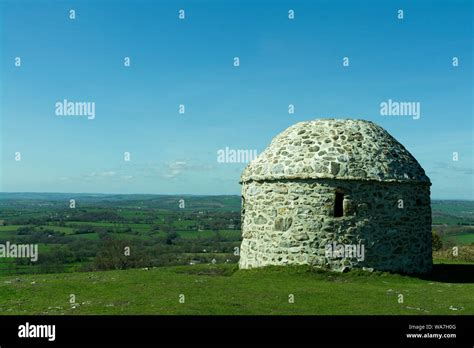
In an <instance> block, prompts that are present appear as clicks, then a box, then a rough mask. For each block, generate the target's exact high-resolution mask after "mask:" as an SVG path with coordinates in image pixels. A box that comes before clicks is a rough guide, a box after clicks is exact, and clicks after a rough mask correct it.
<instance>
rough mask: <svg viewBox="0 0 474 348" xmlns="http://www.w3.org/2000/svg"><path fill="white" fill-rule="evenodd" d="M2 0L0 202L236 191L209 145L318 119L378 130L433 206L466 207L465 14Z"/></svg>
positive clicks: (469, 185)
mask: <svg viewBox="0 0 474 348" xmlns="http://www.w3.org/2000/svg"><path fill="white" fill-rule="evenodd" d="M0 3H1V12H0V13H1V17H0V20H1V27H0V30H1V32H0V35H1V36H0V40H1V41H0V50H1V51H0V53H1V55H0V57H1V58H0V59H1V61H0V64H1V67H0V76H1V85H0V88H1V90H0V93H1V94H0V95H1V109H0V112H1V114H0V126H1V138H0V146H1V154H2V158H1V171H0V175H1V177H0V179H1V181H0V183H1V186H0V190H1V191H8V192H17V191H23V192H25V191H28V192H103V193H165V194H180V193H189V194H238V193H239V192H240V185H239V184H238V180H239V176H240V172H241V171H242V169H243V168H244V166H245V164H242V163H224V164H222V163H218V162H217V160H216V158H217V154H216V153H217V151H218V150H219V149H224V148H225V147H229V148H232V149H256V150H257V151H258V152H260V151H262V150H263V149H264V148H265V147H266V146H268V144H269V143H270V141H271V139H272V138H273V137H274V136H276V135H277V134H278V133H280V132H281V131H283V130H284V129H285V128H287V127H288V126H290V125H292V124H294V123H296V122H299V121H303V120H311V119H315V118H325V117H330V118H361V119H367V120H372V121H374V122H376V123H377V124H379V125H381V126H382V127H384V128H385V129H387V130H388V131H389V132H390V133H391V134H392V135H393V136H394V137H395V138H396V139H398V140H399V141H400V142H401V143H402V144H404V146H405V147H406V148H407V149H408V150H409V151H410V152H411V153H412V154H413V155H414V156H415V157H416V158H417V159H418V161H419V162H420V164H421V165H422V166H423V167H424V168H425V170H426V172H427V174H428V176H429V177H430V178H431V181H432V183H433V186H432V197H433V198H435V199H453V198H454V199H473V198H474V183H473V163H474V155H473V87H472V82H473V70H472V69H473V68H472V59H473V56H472V54H473V31H472V22H473V12H474V11H473V9H472V2H469V1H457V0H454V1H383V2H382V1H370V2H360V1H295V0H293V1H272V2H270V1H258V0H257V1H235V0H232V1H205V0H203V1H171V0H169V1H93V2H90V1H41V0H39V1H30V2H28V1H0ZM70 9H74V10H75V11H76V19H75V20H70V19H69V10H70ZM180 9H184V10H185V13H186V19H185V20H179V19H178V11H179V10H180ZM289 9H293V10H294V11H295V19H294V20H289V19H288V10H289ZM398 9H403V10H404V19H403V20H398V19H397V10H398ZM235 56H238V57H239V58H240V66H239V67H234V66H233V58H234V57H235ZM346 56H347V57H349V59H350V66H349V67H343V66H342V59H343V57H346ZM454 56H456V57H459V66H458V67H453V66H452V64H451V63H452V57H454ZM15 57H21V60H22V61H21V63H22V65H21V67H19V68H18V67H15V65H14V60H15ZM124 57H130V58H131V66H130V67H124V66H123V59H124ZM63 99H68V100H71V101H89V102H95V104H96V117H95V119H93V120H87V118H84V117H58V116H56V115H55V103H56V102H57V101H62V100H63ZM388 99H392V100H395V101H415V102H420V105H421V117H420V119H419V120H413V119H412V118H411V117H409V116H408V117H406V116H405V117H401V116H381V115H380V103H381V102H384V101H387V100H388ZM179 104H184V105H185V108H186V111H185V114H179V113H178V106H179ZM289 104H293V105H295V113H294V114H288V105H289ZM17 151H18V152H21V156H22V159H21V161H19V162H18V161H15V160H14V154H15V152H17ZM126 151H128V152H130V153H131V161H129V162H125V161H124V160H123V153H124V152H126ZM453 152H458V153H459V160H458V161H457V162H455V161H453V160H452V156H453Z"/></svg>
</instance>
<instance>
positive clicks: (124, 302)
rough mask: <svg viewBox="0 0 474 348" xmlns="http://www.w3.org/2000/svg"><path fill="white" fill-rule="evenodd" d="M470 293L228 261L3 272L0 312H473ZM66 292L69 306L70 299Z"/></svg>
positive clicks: (396, 279) (396, 278) (392, 277)
mask: <svg viewBox="0 0 474 348" xmlns="http://www.w3.org/2000/svg"><path fill="white" fill-rule="evenodd" d="M456 266H457V265H452V266H451V267H456ZM448 267H449V266H448ZM448 272H449V271H448ZM473 293H474V284H472V283H456V282H454V283H453V282H450V283H449V282H443V281H436V280H429V279H428V280H422V279H419V278H416V277H408V276H401V275H397V274H389V273H381V272H374V273H368V272H363V271H351V272H349V273H345V274H340V273H330V272H323V271H314V270H311V269H310V268H308V267H268V268H263V269H255V270H243V271H242V270H239V271H238V270H236V266H235V265H215V266H212V265H198V266H180V267H159V268H155V269H151V270H140V269H133V270H124V271H107V272H93V273H90V272H87V273H84V272H79V273H62V274H41V275H24V276H2V277H0V313H2V314H38V315H40V314H41V315H42V314H182V315H195V314H211V315H213V314H231V315H241V314H269V315H314V314H316V315H326V314H348V315H354V314H365V315H374V314H402V315H419V314H457V315H459V314H474V297H473V296H472V294H473ZM71 294H74V295H75V296H76V303H77V304H76V305H71V304H70V303H69V298H70V295H71ZM400 294H401V295H403V303H399V298H400V297H399V295H400ZM180 295H181V296H182V295H184V299H185V301H184V303H180V302H179V298H180ZM181 298H182V297H181ZM290 298H294V303H290V301H289V299H290Z"/></svg>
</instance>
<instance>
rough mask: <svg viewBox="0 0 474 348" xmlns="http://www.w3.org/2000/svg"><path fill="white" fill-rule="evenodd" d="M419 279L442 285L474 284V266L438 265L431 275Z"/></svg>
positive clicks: (421, 276) (434, 267) (434, 266)
mask: <svg viewBox="0 0 474 348" xmlns="http://www.w3.org/2000/svg"><path fill="white" fill-rule="evenodd" d="M417 278H420V279H424V280H431V281H434V282H442V283H474V264H472V265H463V264H437V265H433V270H432V271H431V273H429V274H423V275H418V276H417Z"/></svg>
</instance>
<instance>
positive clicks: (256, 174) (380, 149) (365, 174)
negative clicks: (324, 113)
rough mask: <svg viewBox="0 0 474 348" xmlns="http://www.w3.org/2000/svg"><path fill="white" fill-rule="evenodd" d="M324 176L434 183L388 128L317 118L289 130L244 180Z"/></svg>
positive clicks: (253, 164)
mask: <svg viewBox="0 0 474 348" xmlns="http://www.w3.org/2000/svg"><path fill="white" fill-rule="evenodd" d="M322 178H325V179H341V180H364V181H366V180H376V181H386V182H391V181H392V182H393V181H395V182H423V183H427V184H430V179H429V178H428V177H427V176H426V174H425V171H424V170H423V168H422V167H421V166H420V164H419V163H418V162H417V161H416V159H415V158H414V157H413V156H412V155H411V154H410V153H409V152H408V151H407V149H405V147H404V146H403V145H402V144H400V143H399V142H398V141H397V140H395V139H394V138H393V137H392V136H391V135H390V134H388V132H387V131H386V130H384V129H383V128H382V127H380V126H378V125H376V124H375V123H373V122H370V121H365V120H350V119H347V120H344V119H317V120H314V121H307V122H300V123H297V124H295V125H293V126H291V127H289V128H287V129H286V130H285V131H283V132H282V133H280V134H279V135H278V136H276V137H275V138H274V139H273V141H272V142H271V144H270V146H269V147H268V148H267V149H265V151H263V152H262V153H261V154H260V155H259V156H258V157H257V158H256V159H254V160H253V161H251V162H250V163H249V164H248V165H247V167H246V168H245V169H244V171H243V173H242V176H241V182H246V181H250V180H256V181H261V180H277V179H322Z"/></svg>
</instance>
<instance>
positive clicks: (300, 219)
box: [239, 179, 432, 273]
mask: <svg viewBox="0 0 474 348" xmlns="http://www.w3.org/2000/svg"><path fill="white" fill-rule="evenodd" d="M336 191H339V192H342V193H343V194H344V200H343V209H344V215H343V216H342V217H334V204H335V192H336ZM242 220H243V221H242V237H243V240H242V246H241V251H240V253H241V254H240V261H239V266H240V267H241V268H252V267H262V266H266V265H287V264H309V265H314V266H317V267H322V268H328V269H331V270H336V271H344V270H346V269H349V268H352V267H366V268H373V269H377V270H387V271H397V272H403V273H424V272H429V271H430V270H431V266H432V255H431V207H430V189H429V184H425V183H423V184H421V183H398V182H390V183H387V182H376V181H353V180H334V179H308V180H275V181H262V182H259V181H247V182H245V183H243V186H242ZM333 242H335V243H337V244H338V245H363V246H364V251H365V253H364V258H363V260H361V259H360V258H359V259H357V258H355V257H352V258H348V257H344V256H342V257H327V256H328V255H327V253H326V247H327V245H328V244H329V245H331V244H332V243H333Z"/></svg>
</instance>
